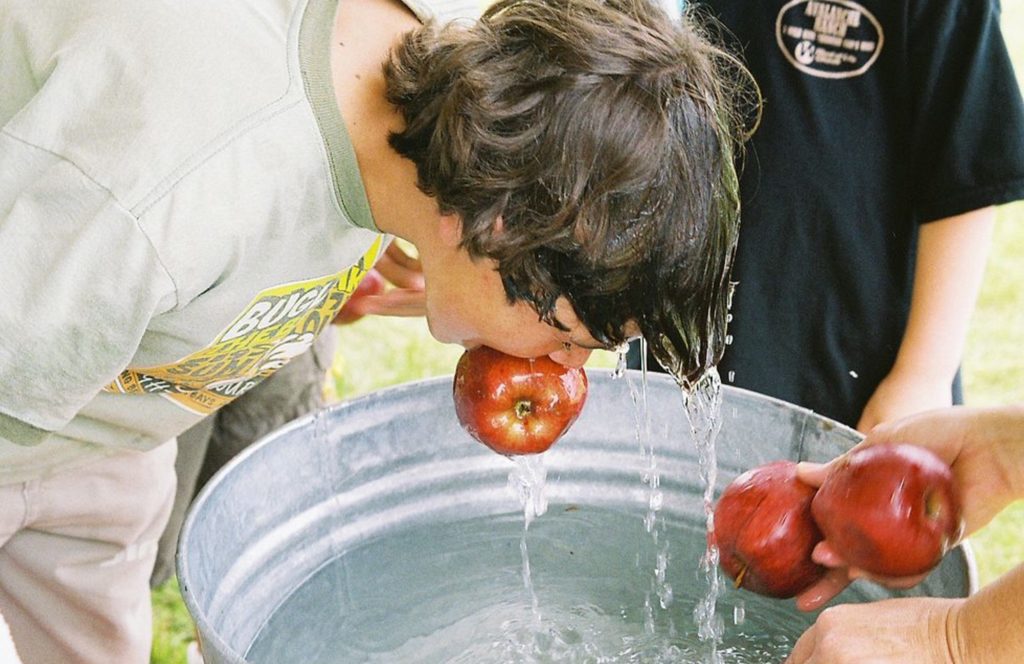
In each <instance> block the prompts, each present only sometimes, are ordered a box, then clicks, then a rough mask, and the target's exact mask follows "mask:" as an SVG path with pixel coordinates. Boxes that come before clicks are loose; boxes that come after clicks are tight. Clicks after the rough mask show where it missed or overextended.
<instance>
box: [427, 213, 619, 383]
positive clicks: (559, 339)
mask: <svg viewBox="0 0 1024 664" xmlns="http://www.w3.org/2000/svg"><path fill="white" fill-rule="evenodd" d="M450 233H451V231H449V237H448V241H447V242H445V243H444V245H445V247H444V249H443V251H437V252H433V253H431V254H429V255H428V253H426V252H423V253H421V258H422V260H423V269H424V276H425V279H426V290H427V323H428V325H429V327H430V332H431V334H433V336H434V337H435V338H437V339H438V340H439V341H442V342H445V343H457V344H461V345H462V346H465V347H466V348H474V347H476V346H490V347H491V348H495V349H497V350H500V351H502V352H503V353H508V354H509V355H515V356H517V357H540V356H543V355H547V356H549V357H550V358H551V359H552V360H554V361H555V362H558V363H560V364H564V365H566V366H582V365H583V364H584V363H585V362H586V361H587V359H588V358H589V357H590V353H591V352H592V351H593V350H596V349H600V348H603V346H602V344H600V343H599V342H598V341H596V340H595V339H594V338H593V337H592V336H591V335H590V333H589V332H588V331H587V329H586V326H584V325H583V324H582V323H581V322H580V320H579V319H578V318H577V316H576V314H575V312H574V311H573V308H572V306H571V305H570V304H569V302H568V300H566V299H565V298H560V299H559V300H558V302H557V303H556V308H555V317H556V318H557V320H558V322H560V323H561V324H562V325H563V326H564V327H565V328H566V329H565V330H561V329H558V328H557V327H555V326H553V325H549V324H547V323H545V322H544V321H542V320H540V318H539V316H538V315H537V312H536V311H535V310H534V309H533V308H532V307H530V305H528V304H526V303H525V302H516V303H514V304H510V303H509V302H508V299H507V297H506V295H505V289H504V286H503V285H502V283H501V276H500V275H499V274H498V271H497V269H496V267H497V265H496V263H495V262H494V261H490V260H484V259H478V260H473V259H471V258H470V256H469V254H468V253H467V252H466V251H465V250H462V249H459V248H458V247H457V246H452V245H453V238H451V237H450ZM443 235H444V234H443ZM454 243H455V244H456V245H457V239H455V240H454Z"/></svg>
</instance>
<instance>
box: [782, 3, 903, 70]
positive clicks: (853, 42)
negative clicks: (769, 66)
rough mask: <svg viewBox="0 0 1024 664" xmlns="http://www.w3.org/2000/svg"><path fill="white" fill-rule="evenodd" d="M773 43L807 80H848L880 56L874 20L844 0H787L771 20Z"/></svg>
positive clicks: (880, 38)
mask: <svg viewBox="0 0 1024 664" xmlns="http://www.w3.org/2000/svg"><path fill="white" fill-rule="evenodd" d="M775 39H776V41H777V42H778V44H779V48H780V49H782V53H783V55H785V56H786V59H787V60H789V62H790V64H792V65H793V66H794V67H796V68H797V69H799V70H800V71H802V72H804V73H805V74H810V75H811V76H819V77H821V78H850V77H852V76H860V75H861V74H863V73H864V72H866V71H867V70H868V69H869V68H870V67H871V65H872V64H874V62H875V60H877V59H878V54H879V53H881V52H882V42H883V41H884V35H883V33H882V26H881V24H879V22H878V19H876V18H875V16H874V15H873V14H872V13H871V12H869V11H868V10H867V9H865V8H864V7H863V6H861V5H859V4H857V3H856V2H850V1H849V0H792V1H791V2H788V3H786V5H785V6H783V8H782V9H781V10H780V11H779V16H778V18H777V19H776V20H775Z"/></svg>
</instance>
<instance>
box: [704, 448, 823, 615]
mask: <svg viewBox="0 0 1024 664" xmlns="http://www.w3.org/2000/svg"><path fill="white" fill-rule="evenodd" d="M813 498H814V488H812V487H810V486H808V485H807V484H804V483H803V482H801V481H800V480H798V479H797V476H796V464H795V463H794V462H792V461H776V462H774V463H769V464H766V465H764V466H760V467H758V468H754V469H752V470H748V471H746V472H745V473H743V474H741V475H739V476H738V477H737V478H736V479H734V480H733V481H732V482H731V483H730V484H729V486H727V487H726V489H725V491H724V492H723V493H722V495H721V497H720V498H719V499H718V503H717V505H716V506H715V530H714V541H715V542H716V543H717V544H718V548H719V555H720V559H719V560H720V565H721V567H722V569H723V570H724V571H725V573H726V574H727V575H728V576H729V578H731V579H733V581H734V583H735V585H736V587H737V588H744V589H746V590H750V591H752V592H756V593H759V594H761V595H766V596H768V597H777V598H786V597H793V596H794V595H796V594H798V593H799V592H801V591H803V590H805V589H806V588H808V587H809V586H811V585H812V584H813V583H815V582H816V581H818V580H819V579H820V578H821V577H822V576H823V575H824V574H825V572H826V571H827V570H826V568H824V567H822V566H821V565H818V564H817V563H815V562H814V561H813V560H812V559H811V552H812V551H813V550H814V547H815V545H816V544H817V543H818V542H820V541H821V532H820V531H819V530H818V526H817V525H816V524H815V522H814V519H813V518H812V517H811V500H812V499H813Z"/></svg>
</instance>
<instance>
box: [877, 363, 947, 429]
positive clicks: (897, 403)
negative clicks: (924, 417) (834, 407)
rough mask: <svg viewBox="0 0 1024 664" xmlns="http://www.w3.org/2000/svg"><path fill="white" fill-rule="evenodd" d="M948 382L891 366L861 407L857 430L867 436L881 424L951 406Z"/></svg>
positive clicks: (944, 379)
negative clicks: (891, 368) (890, 369)
mask: <svg viewBox="0 0 1024 664" xmlns="http://www.w3.org/2000/svg"><path fill="white" fill-rule="evenodd" d="M951 382H952V381H951V380H950V379H948V378H946V377H933V376H928V375H926V374H924V373H922V372H920V371H914V370H904V369H901V368H899V367H893V370H892V371H890V372H889V375H887V376H886V377H885V378H884V379H883V380H882V382H881V383H879V384H878V387H876V388H875V391H874V393H873V394H872V395H871V398H870V399H868V402H867V404H866V405H865V406H864V410H863V412H861V416H860V420H858V422H857V431H860V432H861V433H864V434H866V433H867V432H869V431H871V429H873V428H874V427H875V426H876V425H878V424H881V423H882V422H889V421H891V420H897V419H900V418H901V417H907V416H908V415H913V414H914V413H920V412H922V411H926V410H933V409H935V408H941V407H943V406H950V405H952V403H953V395H952V389H951Z"/></svg>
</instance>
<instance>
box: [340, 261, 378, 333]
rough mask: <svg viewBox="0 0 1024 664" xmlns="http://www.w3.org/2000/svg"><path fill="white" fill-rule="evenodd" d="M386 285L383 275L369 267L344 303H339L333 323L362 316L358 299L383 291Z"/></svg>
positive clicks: (345, 322)
mask: <svg viewBox="0 0 1024 664" xmlns="http://www.w3.org/2000/svg"><path fill="white" fill-rule="evenodd" d="M386 286H387V284H386V283H385V281H384V277H382V276H381V275H380V272H378V271H377V270H374V269H372V268H371V269H370V270H369V271H368V272H367V273H366V274H364V275H363V278H362V280H360V282H359V285H358V286H356V289H355V290H354V291H352V294H351V295H349V296H348V299H347V300H345V304H343V305H341V309H340V310H339V311H338V314H337V315H336V316H335V317H334V321H333V322H334V324H335V325H346V324H348V323H354V322H356V321H357V320H359V319H360V318H362V317H363V315H364V314H363V312H362V311H361V310H360V306H359V301H360V300H362V299H363V298H366V297H368V296H371V295H380V294H381V293H383V292H384V289H385V288H386Z"/></svg>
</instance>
